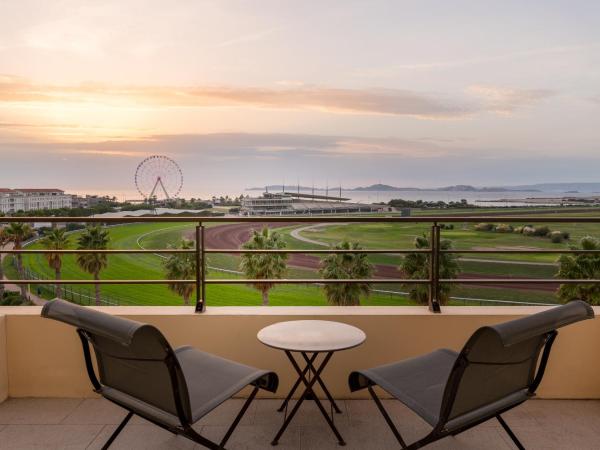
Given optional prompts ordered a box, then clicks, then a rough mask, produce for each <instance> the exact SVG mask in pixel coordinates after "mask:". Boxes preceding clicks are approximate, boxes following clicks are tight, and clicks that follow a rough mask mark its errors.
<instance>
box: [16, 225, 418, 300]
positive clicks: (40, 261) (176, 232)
mask: <svg viewBox="0 0 600 450" xmlns="http://www.w3.org/2000/svg"><path fill="white" fill-rule="evenodd" d="M189 230H193V225H191V224H190V225H182V224H173V225H172V226H169V225H165V224H132V225H124V226H118V227H112V228H110V237H111V244H110V248H114V249H117V248H122V249H125V248H138V239H139V240H140V241H139V242H140V243H141V244H142V245H143V246H144V247H146V248H165V247H166V245H167V244H169V243H170V244H173V243H176V242H177V240H178V239H179V238H180V237H181V235H182V233H185V232H188V231H189ZM77 234H78V233H74V234H72V235H71V242H73V243H74V242H75V240H76V238H77ZM140 237H141V238H140ZM37 247H38V246H37V245H36V244H33V245H31V246H29V247H28V248H30V249H33V248H37ZM72 247H73V248H74V247H75V244H73V245H72ZM236 260H237V258H236V257H233V256H230V255H211V257H210V259H209V261H208V263H209V265H212V264H217V265H218V266H219V267H222V266H223V265H224V266H226V268H227V267H228V268H230V269H232V270H235V269H237V262H236ZM221 263H225V264H223V265H221ZM24 264H25V266H26V267H28V268H30V269H31V270H33V271H34V272H36V273H37V274H40V275H41V276H43V277H45V278H48V279H51V278H53V276H54V275H53V272H52V271H51V270H50V268H49V267H48V265H47V263H46V260H45V259H44V256H43V255H27V256H25V257H24ZM5 266H6V267H7V268H8V269H9V270H12V269H11V267H12V264H11V260H10V258H7V259H6V260H5ZM62 272H63V279H91V276H90V275H89V274H87V273H85V272H82V271H81V269H79V267H78V266H77V264H76V261H75V256H72V255H65V256H64V260H63V271H62ZM11 275H12V276H15V274H14V273H11ZM289 275H290V277H294V278H300V277H307V276H311V277H312V276H314V273H310V271H302V270H298V269H290V274H289ZM164 276H165V275H164V273H163V270H162V259H161V258H160V257H158V256H156V255H139V254H137V255H114V256H113V255H111V256H109V264H108V268H107V269H106V270H104V271H103V272H102V274H101V278H102V279H127V278H129V279H158V278H163V277H164ZM208 277H209V278H239V277H240V276H239V275H237V274H231V273H224V272H221V271H217V270H209V272H208ZM41 287H42V285H40V288H41ZM67 288H68V289H70V290H72V291H74V295H73V299H74V300H79V299H81V300H82V301H84V300H86V299H87V300H90V299H91V297H92V295H93V294H92V292H93V286H92V285H82V286H80V285H78V286H67ZM32 290H33V291H34V292H36V291H37V286H32ZM206 291H207V293H206V297H207V304H208V305H211V306H227V305H249V306H252V305H260V304H261V296H260V294H259V292H258V291H256V290H255V289H253V288H252V287H250V286H245V285H209V286H207V289H206ZM41 294H42V295H43V296H45V297H47V298H50V297H51V296H52V295H51V293H50V291H49V290H48V291H42V292H41ZM102 294H103V296H105V297H107V298H108V300H109V301H111V302H115V303H118V304H124V305H129V304H130V305H180V304H182V300H181V298H180V297H178V296H176V295H175V294H173V293H171V292H170V291H169V290H168V289H167V287H166V286H165V285H104V286H102ZM68 298H71V297H68ZM270 302H271V304H272V305H277V306H291V305H315V306H324V305H326V300H325V297H324V295H323V292H322V289H321V288H320V287H318V286H313V285H281V286H276V287H275V288H273V289H272V291H271V295H270ZM409 303H410V302H409V301H408V300H407V299H406V298H405V297H404V296H397V295H394V296H390V295H384V294H374V295H372V296H371V297H370V298H369V299H366V300H365V301H364V302H363V304H365V305H406V304H409Z"/></svg>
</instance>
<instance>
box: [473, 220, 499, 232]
mask: <svg viewBox="0 0 600 450" xmlns="http://www.w3.org/2000/svg"><path fill="white" fill-rule="evenodd" d="M493 229H494V224H493V223H485V222H484V223H478V224H477V225H475V230H476V231H492V230H493Z"/></svg>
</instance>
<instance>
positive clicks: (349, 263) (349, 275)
mask: <svg viewBox="0 0 600 450" xmlns="http://www.w3.org/2000/svg"><path fill="white" fill-rule="evenodd" d="M335 249H336V250H361V249H362V247H361V246H360V245H359V244H358V242H349V241H346V240H344V241H342V242H340V243H339V244H337V245H336V246H335ZM319 273H320V274H321V276H322V277H323V278H325V279H328V280H343V279H360V278H371V277H372V276H373V265H372V264H371V263H370V262H369V259H368V256H367V254H366V253H333V254H331V255H329V256H327V257H325V258H323V260H322V261H321V269H320V270H319ZM323 290H324V291H325V297H327V302H328V303H330V304H331V305H338V306H359V305H360V298H361V296H365V297H368V296H369V294H370V292H371V285H370V284H369V283H335V284H326V285H325V286H324V287H323Z"/></svg>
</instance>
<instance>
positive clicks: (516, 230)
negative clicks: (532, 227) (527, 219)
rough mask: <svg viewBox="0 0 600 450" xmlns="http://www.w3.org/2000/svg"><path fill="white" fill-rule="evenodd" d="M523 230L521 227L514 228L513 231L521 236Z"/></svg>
mask: <svg viewBox="0 0 600 450" xmlns="http://www.w3.org/2000/svg"><path fill="white" fill-rule="evenodd" d="M523 228H525V227H522V226H521V227H516V228H515V229H514V230H513V231H514V232H515V233H519V234H523Z"/></svg>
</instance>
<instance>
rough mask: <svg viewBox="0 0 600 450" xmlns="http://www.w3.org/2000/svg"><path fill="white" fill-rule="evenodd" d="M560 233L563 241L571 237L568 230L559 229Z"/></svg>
mask: <svg viewBox="0 0 600 450" xmlns="http://www.w3.org/2000/svg"><path fill="white" fill-rule="evenodd" d="M560 234H562V237H563V239H564V240H565V241H568V240H569V239H571V233H569V232H568V231H561V232H560Z"/></svg>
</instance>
